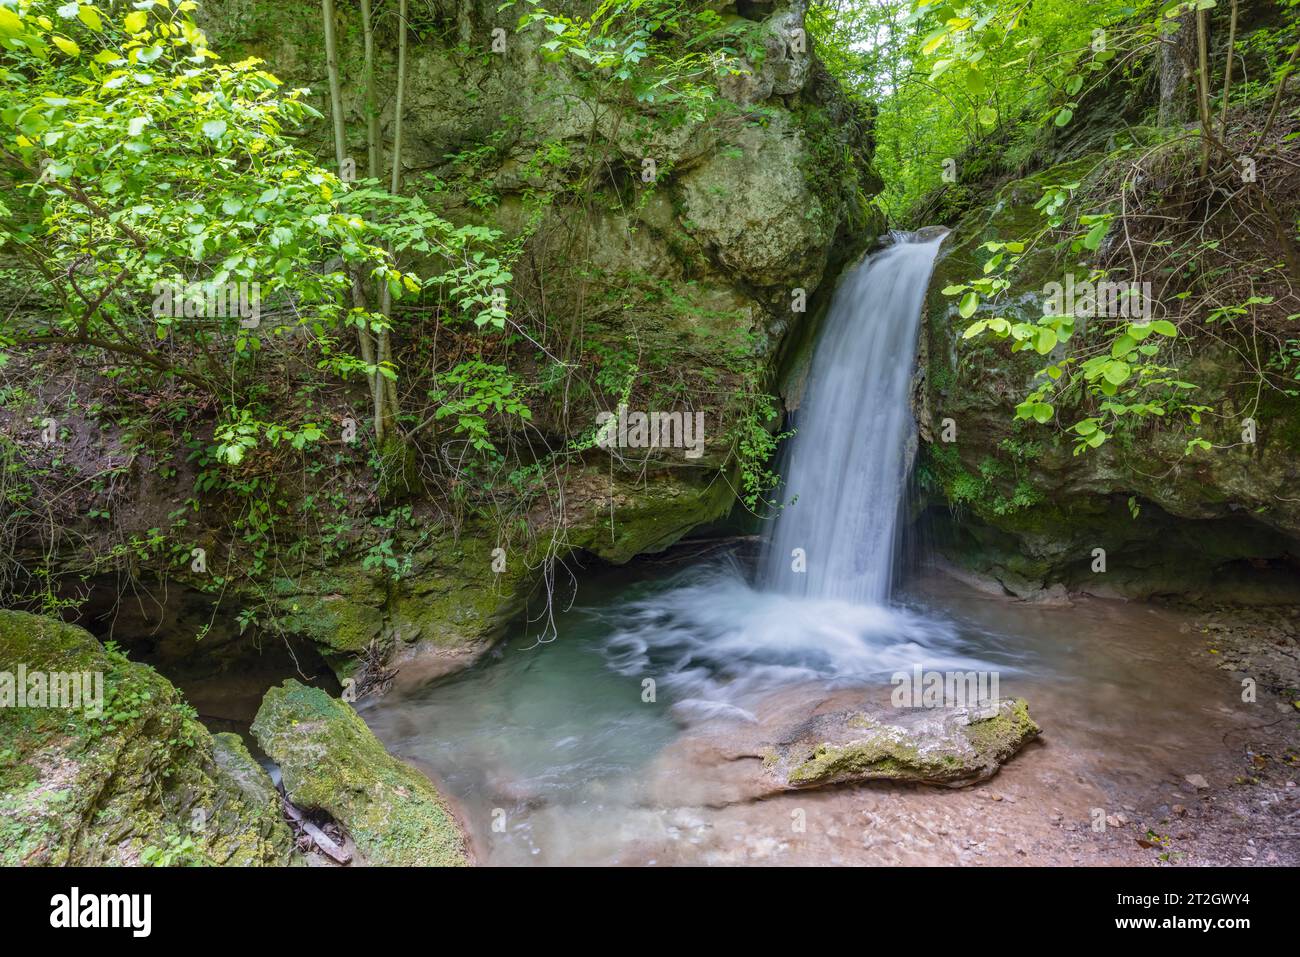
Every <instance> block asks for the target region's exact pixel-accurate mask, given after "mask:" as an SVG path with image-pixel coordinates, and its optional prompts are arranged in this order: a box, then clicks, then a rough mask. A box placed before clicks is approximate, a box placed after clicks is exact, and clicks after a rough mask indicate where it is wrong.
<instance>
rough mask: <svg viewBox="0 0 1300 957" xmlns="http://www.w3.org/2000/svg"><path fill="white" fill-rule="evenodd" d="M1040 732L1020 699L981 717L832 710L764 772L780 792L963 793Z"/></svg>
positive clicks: (956, 712)
mask: <svg viewBox="0 0 1300 957" xmlns="http://www.w3.org/2000/svg"><path fill="white" fill-rule="evenodd" d="M1039 731H1040V729H1039V727H1038V725H1037V724H1035V723H1034V720H1033V718H1031V717H1030V716H1029V707H1028V705H1026V704H1025V702H1024V701H1023V700H1016V701H1001V702H999V704H998V707H997V708H996V709H989V710H984V711H981V710H977V709H965V708H955V709H954V708H936V709H925V708H915V709H907V710H903V711H899V712H897V713H894V714H889V713H868V712H864V711H838V712H833V713H830V714H823V715H818V716H816V717H815V718H812V719H810V720H809V722H808V723H807V724H806V725H804V726H803V727H801V728H799V729H798V730H797V732H796V733H795V735H794V736H793V738H792V739H791V740H788V741H786V742H783V743H782V744H780V745H778V746H777V747H776V748H774V749H773V750H772V751H771V752H770V753H769V755H768V759H767V761H766V767H767V771H768V774H769V775H770V776H771V778H772V779H773V780H774V781H776V782H777V783H778V784H779V785H781V786H784V787H786V788H807V787H822V786H826V785H831V784H853V783H859V782H865V781H903V782H913V783H918V784H938V785H946V786H949V787H961V786H963V785H967V784H973V783H975V782H977V781H983V780H985V779H987V778H990V777H992V776H993V775H994V774H996V773H997V772H998V769H999V768H1000V767H1002V765H1003V764H1004V763H1006V761H1008V760H1009V759H1010V758H1011V757H1012V756H1013V755H1014V754H1015V753H1016V752H1017V751H1019V750H1020V749H1021V748H1022V747H1023V746H1024V745H1025V744H1026V743H1027V742H1029V741H1030V740H1032V739H1033V738H1035V737H1037V735H1038V734H1039Z"/></svg>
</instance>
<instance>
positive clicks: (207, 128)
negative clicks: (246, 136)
mask: <svg viewBox="0 0 1300 957" xmlns="http://www.w3.org/2000/svg"><path fill="white" fill-rule="evenodd" d="M225 132H226V121H225V120H208V121H207V122H206V123H204V124H203V135H204V136H206V137H207V138H208V139H210V140H219V139H221V137H222V136H223V135H224V134H225Z"/></svg>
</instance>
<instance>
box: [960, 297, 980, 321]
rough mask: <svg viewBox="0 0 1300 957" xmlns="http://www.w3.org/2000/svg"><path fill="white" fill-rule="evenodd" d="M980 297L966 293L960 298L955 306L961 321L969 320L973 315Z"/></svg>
mask: <svg viewBox="0 0 1300 957" xmlns="http://www.w3.org/2000/svg"><path fill="white" fill-rule="evenodd" d="M979 304H980V297H979V295H978V294H977V293H973V292H968V293H966V295H964V296H962V297H961V303H960V304H959V305H958V306H957V314H958V315H960V316H961V317H962V318H963V319H969V318H970V317H971V316H973V315H974V314H975V310H976V309H977V308H978V307H979Z"/></svg>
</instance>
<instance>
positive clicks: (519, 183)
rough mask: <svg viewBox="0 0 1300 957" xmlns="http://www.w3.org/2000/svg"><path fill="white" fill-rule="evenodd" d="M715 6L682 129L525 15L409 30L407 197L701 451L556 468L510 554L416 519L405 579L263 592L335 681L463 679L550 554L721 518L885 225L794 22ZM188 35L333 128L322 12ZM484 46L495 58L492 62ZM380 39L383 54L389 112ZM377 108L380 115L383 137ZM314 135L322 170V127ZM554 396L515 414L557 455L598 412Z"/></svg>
mask: <svg viewBox="0 0 1300 957" xmlns="http://www.w3.org/2000/svg"><path fill="white" fill-rule="evenodd" d="M554 8H555V9H556V10H564V9H565V8H566V4H563V3H561V4H559V5H555V6H554ZM575 9H576V7H575ZM713 9H715V10H717V11H718V13H719V14H720V16H721V19H722V24H723V27H722V31H721V33H720V34H719V36H718V37H717V38H716V39H717V42H718V43H720V44H726V45H728V46H729V47H731V48H735V49H740V50H743V51H747V52H746V54H745V56H746V59H745V60H744V62H743V64H742V70H741V72H740V73H739V74H736V75H730V76H724V77H723V78H722V82H721V83H720V94H721V97H720V99H718V100H717V101H715V105H714V107H713V108H710V110H709V111H708V115H707V117H705V118H703V119H699V118H697V119H694V120H690V121H684V120H683V119H682V118H681V117H675V116H674V114H673V107H671V106H670V105H669V104H666V103H659V102H655V101H653V100H649V99H647V100H645V101H640V102H638V101H635V100H634V98H633V97H630V96H625V95H621V94H620V93H619V92H618V91H617V90H615V89H602V88H601V86H600V84H599V83H595V82H593V81H592V78H591V77H589V76H585V77H584V76H582V75H580V71H579V69H578V68H577V66H576V65H575V63H574V62H572V61H570V62H552V61H551V60H549V59H548V58H547V57H546V56H544V55H543V51H542V49H541V46H540V45H541V44H542V43H543V42H545V41H546V39H547V38H548V34H547V33H546V32H545V31H544V30H543V29H542V27H541V25H540V24H536V25H533V26H532V27H529V28H525V29H522V30H517V29H516V27H517V21H518V17H519V12H520V11H519V10H518V9H514V8H512V9H503V8H500V7H499V5H498V4H496V3H489V2H483V0H457V2H446V3H437V4H433V5H430V8H429V10H428V11H427V14H425V15H422V16H427V17H429V18H431V19H430V22H422V23H421V24H419V25H418V26H417V27H416V31H417V36H418V42H413V43H412V48H411V50H410V64H409V72H408V76H409V80H408V83H409V88H408V91H407V104H408V105H407V108H406V111H405V127H404V138H405V142H406V144H407V147H406V153H405V156H404V157H403V160H404V163H405V166H406V167H407V168H408V169H409V170H412V171H416V170H419V171H420V173H419V174H417V173H415V172H411V173H410V174H409V175H408V184H409V188H411V189H413V190H421V189H424V188H425V186H426V183H427V182H430V181H426V180H425V179H424V178H423V176H424V174H425V173H427V174H429V175H431V176H433V177H436V180H437V182H438V184H439V185H438V186H437V189H438V194H437V197H436V199H435V203H436V206H437V208H438V209H439V211H440V213H441V214H442V215H444V216H446V217H447V218H449V219H451V220H453V221H456V222H476V223H479V222H486V223H488V224H490V225H493V226H495V227H497V228H499V229H501V230H502V231H503V232H504V233H505V235H506V236H507V237H510V238H512V239H514V240H516V241H518V242H519V243H521V244H522V247H523V249H524V253H523V255H521V256H520V258H519V260H518V263H517V265H516V266H515V268H514V269H513V272H514V275H515V279H514V283H513V286H512V288H511V290H510V299H511V303H510V307H511V311H512V312H513V313H515V314H517V315H519V316H523V317H527V320H526V321H527V322H528V323H530V324H533V325H535V326H536V327H538V328H547V327H548V326H555V327H559V328H570V327H572V328H573V337H574V338H575V339H577V340H580V341H582V342H584V343H585V344H586V345H585V346H584V347H583V348H584V349H586V350H587V353H586V354H583V355H578V354H575V355H571V356H564V358H565V359H566V360H569V361H576V362H581V363H584V364H586V365H587V366H588V367H593V368H597V369H600V370H604V369H609V370H611V371H612V370H614V369H616V368H622V367H624V366H626V367H628V368H632V367H635V369H636V370H637V372H638V375H637V383H638V384H637V386H636V388H635V389H634V390H633V392H632V394H631V395H630V396H629V402H630V406H631V407H632V408H640V409H671V408H681V407H682V403H683V402H686V403H687V404H689V405H690V406H691V407H693V408H694V409H696V410H699V411H702V412H703V413H704V415H705V423H706V427H705V434H704V450H703V455H702V456H700V457H699V458H698V459H686V458H684V457H683V455H682V454H681V452H680V451H677V450H667V451H666V452H659V451H652V452H650V453H643V452H639V451H634V450H623V454H620V455H614V456H611V455H609V454H607V453H600V452H598V451H595V450H593V451H592V452H590V453H589V454H586V455H584V456H582V457H581V458H575V461H574V462H573V463H572V465H569V466H566V474H565V475H564V476H562V477H561V482H562V483H563V489H562V493H561V494H560V495H559V496H558V502H560V503H561V504H558V505H557V504H556V502H557V497H556V496H552V497H551V500H550V502H549V503H548V504H546V505H538V506H535V507H530V508H529V509H528V511H527V515H526V521H525V523H524V524H525V525H526V528H525V531H524V538H525V541H524V542H523V543H516V542H514V541H512V542H509V543H506V542H502V541H501V540H500V538H501V536H500V534H499V532H498V530H496V529H491V528H480V527H476V526H474V524H473V523H470V524H469V525H467V526H466V527H464V528H459V529H457V530H456V531H455V532H454V533H453V532H452V531H451V530H449V529H446V528H445V527H444V528H440V527H438V526H437V524H436V521H431V520H426V519H424V518H423V517H422V518H421V521H420V522H419V523H418V524H419V525H420V529H419V532H420V534H419V536H418V538H419V540H418V542H416V543H414V544H413V545H412V546H411V548H410V550H409V551H407V550H406V549H405V547H404V544H402V543H399V548H400V549H402V551H403V554H405V555H409V557H410V559H411V564H410V568H409V569H408V570H407V571H406V572H405V573H404V574H403V575H402V576H401V580H400V581H393V580H390V579H389V578H388V576H386V575H384V574H375V573H374V572H373V571H372V570H368V569H365V568H364V567H362V560H361V557H360V556H357V557H355V558H354V557H346V558H343V559H338V560H331V561H330V562H329V563H328V564H326V565H324V566H322V567H316V568H308V569H307V570H306V572H305V573H303V574H300V575H299V576H298V577H296V578H294V579H292V580H290V579H284V580H281V581H277V582H276V583H275V585H274V587H273V589H272V590H271V593H272V596H273V597H272V602H273V608H274V611H275V614H276V615H277V617H278V618H279V624H280V625H281V627H284V628H287V629H288V630H290V631H293V632H295V633H297V634H301V635H304V636H307V637H310V638H312V639H313V640H314V641H316V642H317V643H318V644H319V645H320V646H321V648H322V651H323V652H324V654H325V655H326V657H327V659H328V660H329V661H330V662H331V664H332V665H333V666H334V667H335V670H336V672H338V674H339V675H340V677H345V676H347V675H348V674H350V673H351V672H352V671H353V670H354V669H355V667H356V660H357V659H356V656H357V655H359V654H361V653H363V652H364V651H365V650H366V649H368V648H369V647H370V646H371V645H372V644H378V645H379V646H381V647H382V648H383V650H384V654H385V656H386V657H388V659H389V661H390V662H396V663H397V664H399V665H400V664H401V663H403V662H406V661H412V660H418V661H423V662H425V663H426V664H428V665H429V666H430V667H431V669H432V671H433V672H434V673H436V672H437V671H443V670H449V669H452V668H455V667H459V666H461V665H463V664H464V663H466V662H467V661H469V660H472V658H473V657H474V656H475V655H476V654H478V653H479V652H481V651H482V650H483V649H484V648H485V647H486V646H487V644H488V643H490V640H491V639H492V638H493V637H494V636H495V634H496V631H497V629H498V628H499V626H500V624H501V622H502V621H503V620H505V619H506V618H508V617H509V615H511V614H512V613H513V612H515V611H517V610H518V609H519V606H520V605H521V603H522V602H523V601H524V599H525V598H526V596H527V594H528V592H529V590H530V589H531V587H532V586H533V585H534V584H535V582H536V581H537V578H538V569H539V567H540V566H541V564H542V562H543V560H548V559H549V558H551V557H553V555H554V549H555V548H558V549H559V554H560V556H561V557H563V556H564V555H566V554H568V553H570V552H572V551H574V550H582V551H585V552H589V553H592V554H595V555H596V556H598V557H600V558H602V559H604V560H607V561H611V562H616V563H621V562H624V561H627V560H629V559H630V558H632V557H633V556H635V555H637V554H640V553H644V552H652V551H657V550H661V549H663V548H666V547H668V546H669V545H671V544H673V543H674V542H675V541H677V540H678V539H679V538H681V537H682V536H683V535H685V534H686V533H688V532H689V531H690V530H691V529H693V528H695V527H697V526H699V525H701V524H705V523H708V522H711V521H713V520H716V519H718V518H720V517H722V516H724V515H725V514H726V513H727V512H728V511H729V510H730V509H731V507H732V505H733V504H734V501H735V493H734V491H733V489H734V488H735V487H736V485H737V482H736V479H735V458H734V454H733V452H734V450H735V449H736V448H737V447H738V443H740V442H742V441H743V435H744V433H743V429H745V428H748V427H752V425H753V422H754V417H755V413H754V405H753V403H754V401H755V399H756V398H757V396H758V394H759V393H761V392H765V391H772V389H771V385H770V379H771V374H772V373H773V371H774V367H775V364H776V357H777V354H778V352H779V351H780V349H781V348H782V344H783V343H784V342H785V340H786V339H787V334H788V332H789V331H790V330H791V329H792V328H793V327H795V326H797V325H798V324H800V323H801V322H802V320H803V318H804V317H805V315H811V314H815V313H816V312H817V311H818V309H819V308H820V307H821V305H822V303H823V299H824V298H825V293H826V292H827V291H828V288H829V286H830V282H829V281H828V280H829V279H830V278H832V277H833V276H834V275H835V274H836V273H837V272H838V271H839V269H840V267H841V265H842V264H843V263H844V261H845V260H847V259H848V258H850V257H852V256H854V255H856V253H857V252H859V251H860V250H861V249H862V248H863V247H864V246H865V244H866V243H867V242H869V241H870V239H872V238H873V237H874V236H875V235H876V233H877V232H878V231H879V229H880V228H881V224H880V222H879V221H878V219H877V218H876V216H875V214H873V213H871V212H869V211H868V208H867V205H866V200H867V199H868V198H869V197H870V195H872V194H873V193H874V192H876V191H877V190H878V189H879V182H878V180H877V178H876V176H875V173H874V171H873V170H872V168H871V166H870V156H871V152H872V149H873V144H872V140H871V121H870V118H869V117H867V116H865V115H863V114H861V113H860V112H858V111H857V109H856V108H855V107H854V106H852V105H851V104H850V102H849V101H848V100H847V98H845V97H844V96H843V94H842V93H841V91H840V90H839V88H838V86H837V84H836V83H835V81H834V80H833V79H832V78H831V77H830V76H829V74H828V73H827V72H826V71H825V69H824V68H823V67H822V66H821V64H820V63H819V61H817V59H816V57H815V56H814V55H813V53H812V51H811V48H810V46H809V42H808V40H807V38H806V35H805V34H803V33H801V32H800V31H802V29H803V14H804V6H803V4H801V3H792V4H775V5H764V6H762V7H761V8H760V7H757V6H754V5H749V4H739V5H737V4H734V3H722V4H718V5H713ZM756 11H760V12H756ZM197 15H198V16H199V17H200V18H201V20H200V22H201V25H202V26H204V28H205V29H206V30H207V32H208V33H209V36H210V37H211V38H212V39H213V42H214V45H215V46H216V47H217V49H218V50H220V51H221V52H222V54H223V55H224V56H226V57H227V58H239V57H242V56H247V55H255V56H259V57H261V58H263V59H265V60H266V61H267V62H268V65H269V69H270V70H272V71H273V72H275V73H276V74H277V75H278V76H280V77H281V78H282V79H283V80H284V81H285V83H286V85H288V86H290V87H293V86H308V85H311V86H312V87H313V95H314V97H315V100H316V103H317V105H318V106H319V107H320V108H321V109H322V110H323V111H325V112H326V113H328V104H327V102H326V98H325V95H324V94H325V87H324V84H323V82H321V77H322V71H323V61H322V54H321V50H322V39H321V34H322V29H321V21H320V9H319V8H318V7H312V6H310V5H301V4H295V5H282V4H281V5H277V4H269V3H263V2H260V0H214V2H213V3H210V4H206V5H204V6H203V7H202V8H201V9H200V11H199V12H198V14H197ZM575 15H576V13H575ZM498 30H499V31H504V35H505V36H506V43H505V48H504V52H500V51H498V52H490V49H489V48H490V45H491V44H492V42H493V37H494V31H498ZM339 38H340V39H339V42H340V45H341V55H340V59H341V62H342V78H343V83H344V91H343V96H344V108H345V112H346V113H347V117H346V119H347V127H348V130H349V135H350V137H351V141H350V145H351V146H352V147H353V149H354V150H355V151H356V152H355V155H356V156H358V157H361V156H364V154H365V145H364V142H363V141H362V136H363V133H364V121H363V116H362V114H363V108H364V95H363V90H362V87H361V71H360V68H359V64H360V55H361V54H360V50H361V40H362V38H361V32H360V21H359V17H358V16H357V15H356V14H355V11H344V12H342V13H340V24H339ZM391 40H392V36H391V34H390V33H385V32H383V31H381V33H380V35H379V36H378V44H379V54H378V55H379V61H378V67H379V69H378V72H379V76H380V80H379V84H380V87H381V89H384V90H387V89H388V88H389V87H390V86H391V77H392V73H393V70H394V50H393V49H392V43H391ZM450 91H455V92H450ZM390 99H391V97H387V96H385V97H381V102H384V103H385V106H384V110H385V112H384V115H383V116H382V117H381V120H380V123H381V128H382V129H381V135H382V137H383V138H385V139H391V128H392V123H393V117H392V113H391V110H392V104H391V102H387V101H388V100H390ZM309 136H310V139H311V140H312V141H314V142H316V143H318V144H320V149H319V151H318V152H319V155H320V156H321V157H322V159H321V161H322V162H323V163H329V162H332V160H331V159H329V158H328V157H332V150H331V149H329V148H326V147H325V145H324V144H326V143H327V142H328V130H327V126H326V125H325V124H324V123H322V124H321V125H320V126H319V127H318V128H317V129H316V130H313V131H312V132H311V133H310V134H309ZM647 164H649V165H647ZM647 169H652V170H653V173H652V174H651V175H650V176H649V178H648V181H647V177H646V173H645V171H646V170H647ZM796 300H798V301H799V305H798V306H796V305H794V303H795V302H796ZM805 300H806V302H807V312H806V313H805V312H804V311H803V309H804V305H803V303H804V301H805ZM601 375H604V372H601ZM562 391H563V399H562V401H559V400H558V397H557V401H543V403H542V404H541V405H540V406H534V408H533V416H534V417H533V422H534V423H535V425H536V426H537V428H538V429H539V430H540V431H541V432H543V433H545V434H546V435H547V436H548V438H549V439H550V440H551V445H552V447H557V448H563V447H565V445H566V444H567V443H568V442H569V441H570V439H571V438H572V437H573V436H575V435H580V434H582V432H583V431H584V430H586V429H587V428H588V427H589V425H590V424H591V423H592V422H594V421H595V417H596V415H597V414H598V413H599V412H601V411H607V410H609V409H611V408H612V406H611V405H610V400H609V397H608V396H607V395H601V394H597V393H593V392H592V391H591V390H590V389H587V388H586V387H585V386H584V388H583V389H579V390H570V389H567V388H566V389H564V390H562ZM615 401H616V400H615ZM766 418H767V415H766V414H763V415H762V416H761V417H760V418H759V419H758V427H760V428H761V427H762V426H763V425H765V424H768V423H766V421H765V420H766ZM418 508H419V507H418V505H417V511H418ZM436 511H437V510H434V512H435V513H436ZM412 538H413V539H415V538H416V536H414V535H413V536H412ZM498 545H503V546H505V547H506V551H507V553H508V559H507V562H506V568H505V571H504V572H502V571H501V570H500V569H495V568H494V567H493V557H492V552H493V550H494V548H496V547H497V546H498ZM548 549H550V552H549V553H548Z"/></svg>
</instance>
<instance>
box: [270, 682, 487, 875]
mask: <svg viewBox="0 0 1300 957" xmlns="http://www.w3.org/2000/svg"><path fill="white" fill-rule="evenodd" d="M253 734H254V735H255V736H256V738H257V741H258V744H259V745H260V746H261V747H262V749H263V750H264V751H266V753H267V754H268V755H270V756H271V758H272V759H273V760H274V761H275V762H276V763H277V764H278V765H279V766H280V771H281V774H282V775H283V781H284V787H285V792H286V794H287V795H288V796H289V799H290V800H291V801H293V803H294V804H296V805H298V806H299V807H302V808H308V809H320V810H323V811H326V812H328V813H329V814H330V815H331V816H332V817H333V818H334V819H335V820H336V821H338V823H339V824H340V825H342V826H343V827H344V828H345V829H346V830H347V832H348V834H349V835H351V837H352V840H353V842H354V843H355V844H356V846H357V850H358V851H359V853H360V854H361V856H362V857H363V858H364V860H365V862H366V863H369V864H381V865H382V864H395V865H405V866H413V865H414V866H437V867H457V866H463V865H466V864H468V863H469V857H468V854H467V851H466V842H465V835H464V833H463V831H462V830H461V827H460V824H459V823H458V822H457V821H456V818H455V817H454V816H453V815H452V813H451V811H450V810H449V809H448V807H447V804H446V802H445V801H444V800H443V799H442V796H441V795H439V794H438V791H437V789H435V788H434V786H433V784H432V783H430V781H429V779H428V778H426V777H425V776H424V775H423V774H421V773H420V772H419V771H417V770H415V769H414V768H412V767H410V766H409V765H407V764H404V763H402V762H401V761H399V760H397V759H396V758H394V757H393V756H392V755H390V754H389V753H388V752H387V751H385V750H384V746H383V745H382V744H380V742H379V739H378V738H376V737H375V736H374V734H373V733H371V731H370V729H369V728H368V727H366V723H365V722H364V721H362V720H361V717H360V716H359V715H358V714H357V713H356V711H354V710H353V709H352V708H351V707H350V706H349V705H348V704H347V703H346V702H343V701H340V700H339V699H337V698H331V697H330V696H329V695H327V694H326V693H325V692H323V691H321V690H320V689H318V688H308V687H306V686H305V685H303V684H300V683H299V682H297V681H294V680H293V679H289V680H288V681H286V682H285V683H284V684H283V685H280V686H279V687H276V688H272V689H271V690H270V691H268V692H267V693H266V697H265V698H264V699H263V701H262V707H261V708H260V709H259V710H258V712H257V717H256V719H255V720H254V721H253Z"/></svg>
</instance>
